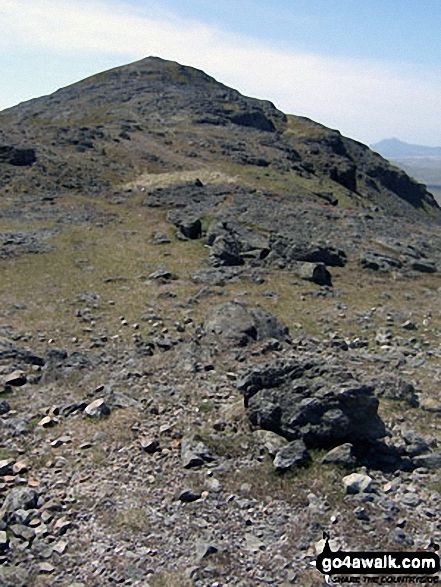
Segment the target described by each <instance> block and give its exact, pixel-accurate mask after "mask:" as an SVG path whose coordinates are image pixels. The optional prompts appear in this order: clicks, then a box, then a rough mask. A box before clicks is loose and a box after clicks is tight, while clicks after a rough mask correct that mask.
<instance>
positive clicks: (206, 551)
mask: <svg viewBox="0 0 441 587" xmlns="http://www.w3.org/2000/svg"><path fill="white" fill-rule="evenodd" d="M217 552H219V547H218V546H217V544H215V543H214V542H213V541H211V540H209V541H207V540H204V539H203V538H201V539H200V540H198V541H197V543H196V557H197V559H198V560H203V559H206V558H208V557H209V556H211V555H213V554H216V553H217Z"/></svg>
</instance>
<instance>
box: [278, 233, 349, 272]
mask: <svg viewBox="0 0 441 587" xmlns="http://www.w3.org/2000/svg"><path fill="white" fill-rule="evenodd" d="M269 247H270V250H271V253H272V257H273V258H281V259H283V260H284V261H285V262H287V263H293V262H298V261H302V262H304V263H323V264H324V265H328V266H329V267H343V266H344V265H346V261H347V259H346V253H345V252H344V251H342V250H341V249H339V248H337V247H335V246H333V245H331V244H329V243H312V242H303V241H297V240H294V239H292V238H290V237H287V236H285V235H282V234H278V233H275V234H272V235H271V237H270V240H269Z"/></svg>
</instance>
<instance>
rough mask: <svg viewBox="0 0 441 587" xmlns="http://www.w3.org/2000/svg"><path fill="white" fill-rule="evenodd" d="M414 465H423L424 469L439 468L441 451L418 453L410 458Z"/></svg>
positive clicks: (440, 467) (440, 466)
mask: <svg viewBox="0 0 441 587" xmlns="http://www.w3.org/2000/svg"><path fill="white" fill-rule="evenodd" d="M412 463H413V465H414V466H415V467H425V468H426V469H441V452H439V451H438V452H431V453H428V454H422V455H418V456H415V457H413V458H412Z"/></svg>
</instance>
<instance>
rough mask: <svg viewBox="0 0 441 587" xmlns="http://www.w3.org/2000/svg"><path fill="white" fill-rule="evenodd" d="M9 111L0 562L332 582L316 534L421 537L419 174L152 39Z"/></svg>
mask: <svg viewBox="0 0 441 587" xmlns="http://www.w3.org/2000/svg"><path fill="white" fill-rule="evenodd" d="M0 133H1V141H0V144H1V145H2V146H1V147H0V177H1V184H0V275H1V279H0V442H1V447H2V448H1V457H0V503H1V507H0V585H1V586H2V587H3V586H5V587H55V586H57V587H58V586H59V587H68V586H70V587H73V585H76V586H78V587H86V586H87V587H103V586H107V585H130V586H131V587H146V586H147V585H149V586H150V587H164V585H167V586H168V585H170V586H173V587H174V586H179V587H184V586H185V587H209V586H210V587H213V586H214V585H222V586H225V587H227V586H230V587H255V586H256V585H269V584H274V585H280V586H285V585H292V584H298V585H305V586H306V585H308V586H310V587H322V586H323V584H324V578H323V575H321V574H320V573H319V571H318V570H317V568H315V567H314V562H315V561H316V555H317V552H318V551H319V548H320V544H323V540H322V537H323V532H327V533H329V534H332V537H333V538H338V540H339V541H342V543H341V546H342V548H343V549H344V550H346V551H365V552H372V551H376V552H378V551H386V552H395V551H397V550H409V549H413V550H415V551H416V550H427V549H430V548H432V546H433V545H434V543H435V542H437V543H439V540H438V537H439V530H440V529H439V519H440V516H441V506H440V500H439V488H440V484H441V474H440V472H441V433H440V427H439V415H440V413H441V405H440V401H439V381H440V378H441V369H440V361H439V359H440V358H441V353H440V348H439V339H440V333H441V315H440V313H439V292H440V291H441V282H440V275H441V273H440V269H441V233H440V230H439V229H440V218H439V208H438V207H437V206H436V205H435V204H434V203H433V201H432V200H431V197H430V195H429V194H427V192H426V190H425V188H424V186H421V185H419V184H418V183H416V182H415V181H412V180H411V179H409V178H408V177H407V176H406V175H405V174H404V172H401V171H399V170H398V169H396V168H394V167H392V166H391V165H390V164H388V163H387V162H386V161H385V160H384V159H382V158H381V157H380V156H379V155H375V154H374V153H372V152H371V151H370V150H369V149H368V148H367V147H366V146H364V145H361V144H359V143H357V142H354V141H352V140H350V139H347V138H345V137H342V136H341V135H340V133H338V132H337V131H334V130H330V129H327V128H325V127H324V126H322V125H319V124H317V123H315V122H313V121H311V120H308V119H305V118H301V117H297V116H291V115H285V114H283V113H282V112H280V111H279V110H277V109H276V108H275V107H274V106H273V105H272V104H270V103H268V102H264V101H259V100H253V99H251V98H246V97H244V96H241V95H240V94H239V93H238V92H236V91H235V90H232V89H229V88H226V87H225V86H222V85H221V84H218V83H217V82H216V81H215V80H213V79H212V78H210V77H209V76H207V75H205V74H204V73H202V72H199V71H197V70H194V69H192V68H188V67H182V66H180V65H178V64H175V63H170V62H165V61H162V60H159V59H152V58H150V59H146V60H143V61H141V62H138V63H135V64H132V65H129V66H126V67H122V68H117V69H115V70H112V71H110V72H104V73H102V74H98V75H97V76H94V77H92V78H89V79H88V80H84V81H82V82H79V83H78V84H75V85H73V86H70V87H69V88H64V89H63V90H60V91H59V92H56V93H55V94H54V95H52V96H48V97H45V98H39V99H37V100H32V101H30V102H28V103H25V104H22V105H20V106H17V107H16V108H13V109H10V110H8V111H5V112H3V113H0ZM385 435H386V436H385ZM383 437H384V438H383ZM353 472H357V473H361V475H357V476H355V479H354V476H352V475H351V476H349V474H350V473H353ZM364 488H366V489H367V490H368V489H369V488H372V491H370V492H369V494H367V495H366V494H365V493H364ZM354 491H356V492H358V493H354ZM385 522H386V524H385ZM386 526H387V528H386Z"/></svg>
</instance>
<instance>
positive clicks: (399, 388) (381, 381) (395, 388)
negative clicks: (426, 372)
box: [373, 376, 419, 408]
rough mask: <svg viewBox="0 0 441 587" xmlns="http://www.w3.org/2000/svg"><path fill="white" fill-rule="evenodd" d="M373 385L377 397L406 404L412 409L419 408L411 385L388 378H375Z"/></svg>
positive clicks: (400, 380) (397, 379)
mask: <svg viewBox="0 0 441 587" xmlns="http://www.w3.org/2000/svg"><path fill="white" fill-rule="evenodd" d="M373 383H374V385H375V394H376V395H377V396H378V397H385V398H387V399H393V400H398V401H402V402H406V403H407V404H408V405H409V406H411V407H412V408H417V407H418V406H419V399H418V394H417V393H416V391H415V387H414V386H413V384H412V383H410V382H408V381H405V380H404V379H402V378H394V377H388V376H385V377H381V378H376V379H375V380H374V381H373Z"/></svg>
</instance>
